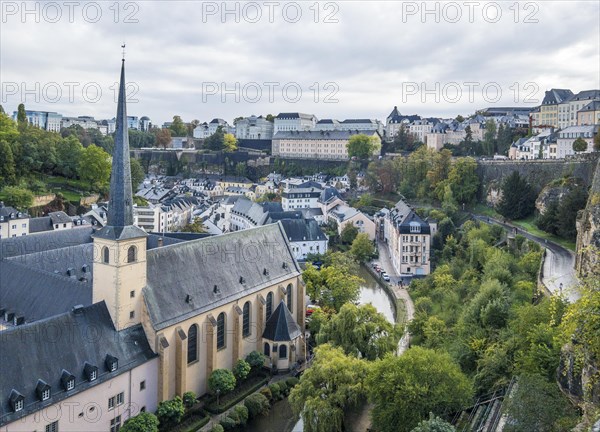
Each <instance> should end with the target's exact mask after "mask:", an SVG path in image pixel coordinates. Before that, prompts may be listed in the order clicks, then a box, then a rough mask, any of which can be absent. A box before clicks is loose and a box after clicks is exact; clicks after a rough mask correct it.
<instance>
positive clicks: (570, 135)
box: [508, 125, 600, 160]
mask: <svg viewBox="0 0 600 432" xmlns="http://www.w3.org/2000/svg"><path fill="white" fill-rule="evenodd" d="M599 129H600V125H585V126H568V127H566V128H564V129H561V130H556V131H555V130H554V129H553V128H549V129H543V130H541V131H540V132H539V133H538V134H537V135H533V136H531V137H527V138H520V139H518V140H517V141H515V142H514V143H513V144H512V145H511V147H510V149H509V152H508V158H509V159H517V160H530V159H563V158H565V157H567V156H571V155H574V154H576V153H591V152H593V151H595V150H594V138H595V137H596V135H598V132H599ZM578 138H581V139H582V140H583V141H584V142H585V143H586V145H587V147H586V148H585V150H582V151H580V152H575V150H574V149H573V143H574V142H575V140H577V139H578Z"/></svg>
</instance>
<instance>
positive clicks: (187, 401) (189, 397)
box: [183, 391, 196, 408]
mask: <svg viewBox="0 0 600 432" xmlns="http://www.w3.org/2000/svg"><path fill="white" fill-rule="evenodd" d="M195 403H196V393H194V392H193V391H188V392H185V393H184V394H183V404H184V405H185V407H186V408H191V407H193V406H194V404H195Z"/></svg>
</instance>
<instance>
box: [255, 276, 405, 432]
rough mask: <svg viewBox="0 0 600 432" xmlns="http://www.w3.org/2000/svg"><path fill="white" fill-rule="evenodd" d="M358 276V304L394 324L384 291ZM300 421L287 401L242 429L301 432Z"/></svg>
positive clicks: (370, 278)
mask: <svg viewBox="0 0 600 432" xmlns="http://www.w3.org/2000/svg"><path fill="white" fill-rule="evenodd" d="M358 275H359V276H360V277H361V278H362V279H363V280H364V281H365V283H364V284H362V285H361V287H360V297H359V300H358V302H359V303H360V304H367V303H371V304H372V305H373V306H375V308H376V309H377V310H378V311H379V312H381V313H382V314H383V315H384V316H385V317H386V318H387V319H388V320H389V321H390V322H392V323H393V322H394V311H395V309H394V306H393V304H392V301H391V300H390V297H389V296H388V295H387V293H386V292H385V290H384V289H383V288H381V287H380V286H379V284H378V283H377V281H376V280H375V278H374V277H373V276H372V275H371V273H369V271H368V270H367V269H365V268H363V267H361V268H360V270H359V272H358ZM303 429H304V425H303V424H302V419H300V420H295V419H294V418H293V413H292V409H291V408H290V404H289V403H288V401H287V399H284V400H282V401H279V402H276V403H275V404H274V405H273V406H272V407H271V411H270V412H269V415H268V416H261V417H258V418H256V419H254V420H251V421H250V422H249V423H248V426H246V429H244V430H245V431H246V432H302V431H303Z"/></svg>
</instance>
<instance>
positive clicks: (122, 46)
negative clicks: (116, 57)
mask: <svg viewBox="0 0 600 432" xmlns="http://www.w3.org/2000/svg"><path fill="white" fill-rule="evenodd" d="M121 48H123V60H122V61H125V42H123V45H121Z"/></svg>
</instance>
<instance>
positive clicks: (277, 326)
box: [262, 300, 302, 342]
mask: <svg viewBox="0 0 600 432" xmlns="http://www.w3.org/2000/svg"><path fill="white" fill-rule="evenodd" d="M301 335H302V330H300V326H299V325H298V323H296V320H294V317H293V316H292V314H291V313H290V311H289V309H288V308H287V306H286V305H285V302H284V301H283V300H282V301H281V302H280V303H279V306H277V309H275V311H274V312H273V313H272V314H271V316H270V317H269V319H268V320H267V322H266V324H265V331H264V332H263V334H262V337H263V338H265V339H268V340H270V341H273V342H290V341H292V340H294V339H296V338H297V337H299V336H301Z"/></svg>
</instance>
